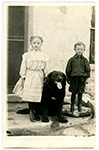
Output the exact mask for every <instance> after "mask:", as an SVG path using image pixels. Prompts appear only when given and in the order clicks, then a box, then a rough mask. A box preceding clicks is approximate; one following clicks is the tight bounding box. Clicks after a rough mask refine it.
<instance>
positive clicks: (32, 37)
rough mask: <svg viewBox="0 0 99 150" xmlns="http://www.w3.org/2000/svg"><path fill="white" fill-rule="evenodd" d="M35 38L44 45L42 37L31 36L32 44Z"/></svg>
mask: <svg viewBox="0 0 99 150" xmlns="http://www.w3.org/2000/svg"><path fill="white" fill-rule="evenodd" d="M35 38H38V39H40V40H41V43H43V38H42V37H41V36H31V37H30V42H32V41H33V39H35Z"/></svg>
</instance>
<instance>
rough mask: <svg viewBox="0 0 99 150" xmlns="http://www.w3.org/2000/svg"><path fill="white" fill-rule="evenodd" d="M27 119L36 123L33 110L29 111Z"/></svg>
mask: <svg viewBox="0 0 99 150" xmlns="http://www.w3.org/2000/svg"><path fill="white" fill-rule="evenodd" d="M29 118H30V121H31V122H36V118H35V111H34V110H30V114H29Z"/></svg>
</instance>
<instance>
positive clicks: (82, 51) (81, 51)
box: [75, 45, 85, 55]
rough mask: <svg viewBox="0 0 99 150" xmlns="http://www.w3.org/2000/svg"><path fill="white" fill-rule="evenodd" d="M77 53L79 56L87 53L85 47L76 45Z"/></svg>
mask: <svg viewBox="0 0 99 150" xmlns="http://www.w3.org/2000/svg"><path fill="white" fill-rule="evenodd" d="M75 51H76V53H77V54H78V55H82V54H83V53H84V51H85V49H84V46H83V45H76V48H75Z"/></svg>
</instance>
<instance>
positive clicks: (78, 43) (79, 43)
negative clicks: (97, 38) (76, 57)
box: [74, 42, 85, 50]
mask: <svg viewBox="0 0 99 150" xmlns="http://www.w3.org/2000/svg"><path fill="white" fill-rule="evenodd" d="M77 45H79V46H81V45H83V46H84V50H85V44H84V43H83V42H77V43H76V44H75V45H74V50H75V49H76V46H77Z"/></svg>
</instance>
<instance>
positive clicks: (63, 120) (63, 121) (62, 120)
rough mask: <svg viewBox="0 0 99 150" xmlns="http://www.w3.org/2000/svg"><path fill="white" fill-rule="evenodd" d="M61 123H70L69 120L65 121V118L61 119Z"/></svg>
mask: <svg viewBox="0 0 99 150" xmlns="http://www.w3.org/2000/svg"><path fill="white" fill-rule="evenodd" d="M59 122H61V123H67V122H68V120H67V119H65V118H59Z"/></svg>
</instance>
